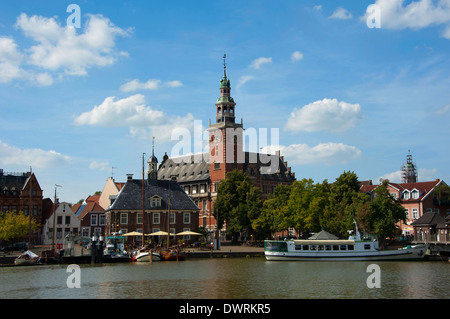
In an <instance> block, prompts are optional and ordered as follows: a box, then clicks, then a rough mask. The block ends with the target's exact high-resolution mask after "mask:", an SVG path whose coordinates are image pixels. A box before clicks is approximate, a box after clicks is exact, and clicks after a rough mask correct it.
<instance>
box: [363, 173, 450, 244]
mask: <svg viewBox="0 0 450 319" xmlns="http://www.w3.org/2000/svg"><path fill="white" fill-rule="evenodd" d="M439 185H446V184H445V182H444V181H442V180H439V179H436V180H435V181H429V182H415V183H389V184H388V189H389V193H390V194H391V196H392V197H393V198H396V199H399V200H400V201H401V204H402V206H403V207H404V208H405V216H406V223H404V222H400V223H399V224H398V226H399V228H400V229H401V231H402V234H403V235H405V236H409V235H413V234H414V227H413V225H412V224H413V223H414V222H415V221H417V220H418V219H420V218H421V217H422V216H423V215H424V214H425V213H436V214H439V215H440V216H441V217H442V218H446V217H447V216H449V215H450V203H448V202H441V203H440V202H439V201H438V200H437V198H436V194H435V192H434V190H435V188H436V187H437V186H439ZM376 187H378V185H363V186H361V191H363V192H365V193H367V194H369V195H371V196H372V197H373V196H374V193H373V191H374V189H375V188H376Z"/></svg>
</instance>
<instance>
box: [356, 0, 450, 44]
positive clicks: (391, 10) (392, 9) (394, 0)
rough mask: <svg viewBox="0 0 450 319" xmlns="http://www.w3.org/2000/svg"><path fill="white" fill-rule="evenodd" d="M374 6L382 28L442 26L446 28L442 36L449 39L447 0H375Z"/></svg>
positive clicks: (449, 5) (449, 18)
mask: <svg viewBox="0 0 450 319" xmlns="http://www.w3.org/2000/svg"><path fill="white" fill-rule="evenodd" d="M408 2H409V3H408ZM375 5H377V6H378V8H379V9H380V12H381V27H382V28H387V29H393V30H402V29H407V28H410V29H413V30H418V29H422V28H426V27H429V26H435V25H442V24H443V25H446V28H445V30H444V31H443V33H442V36H443V37H445V38H447V39H450V2H449V1H448V0H440V1H430V0H419V1H405V0H377V1H376V2H375ZM367 15H368V13H366V15H365V16H363V17H362V19H363V20H366V18H367Z"/></svg>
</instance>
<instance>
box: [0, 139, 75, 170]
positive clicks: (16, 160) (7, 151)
mask: <svg viewBox="0 0 450 319" xmlns="http://www.w3.org/2000/svg"><path fill="white" fill-rule="evenodd" d="M70 162H71V158H70V157H69V156H66V155H63V154H61V153H58V152H56V151H53V150H51V151H45V150H42V149H39V148H26V149H20V148H18V147H15V146H11V145H8V144H6V143H4V142H2V141H1V140H0V163H1V164H2V165H20V166H32V167H38V168H49V167H55V166H61V165H66V164H69V163H70Z"/></svg>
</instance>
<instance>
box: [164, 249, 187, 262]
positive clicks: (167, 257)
mask: <svg viewBox="0 0 450 319" xmlns="http://www.w3.org/2000/svg"><path fill="white" fill-rule="evenodd" d="M161 258H162V260H164V261H179V260H185V259H186V253H185V252H184V251H181V250H178V249H169V250H163V251H161Z"/></svg>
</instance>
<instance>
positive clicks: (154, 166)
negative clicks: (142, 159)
mask: <svg viewBox="0 0 450 319" xmlns="http://www.w3.org/2000/svg"><path fill="white" fill-rule="evenodd" d="M147 174H148V179H149V181H150V180H156V179H158V159H157V158H156V156H155V137H154V136H153V141H152V156H150V157H149V159H148V169H147Z"/></svg>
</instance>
